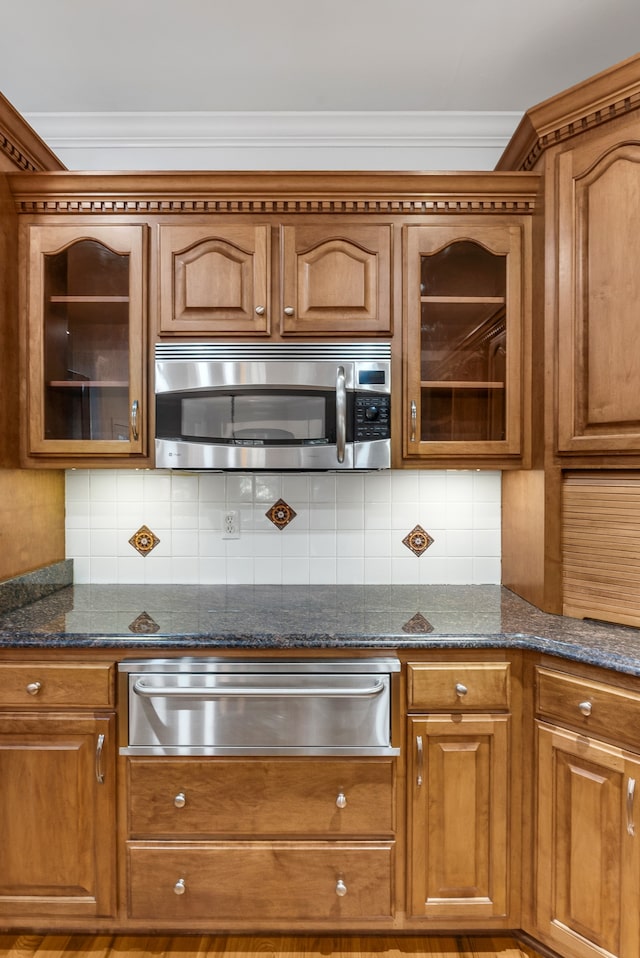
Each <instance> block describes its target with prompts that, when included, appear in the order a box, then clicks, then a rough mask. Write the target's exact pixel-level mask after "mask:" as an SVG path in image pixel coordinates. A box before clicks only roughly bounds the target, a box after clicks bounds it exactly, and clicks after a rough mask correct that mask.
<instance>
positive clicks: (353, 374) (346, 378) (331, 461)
mask: <svg viewBox="0 0 640 958" xmlns="http://www.w3.org/2000/svg"><path fill="white" fill-rule="evenodd" d="M155 397H156V438H155V452H156V466H157V467H158V468H165V469H218V470H226V469H240V470H257V469H268V470H275V471H279V470H301V471H306V470H333V469H388V468H390V466H391V346H390V344H389V343H376V342H373V343H303V344H297V343H296V344H292V343H265V344H263V345H261V344H254V343H251V344H249V343H233V344H224V343H222V344H221V343H177V344H173V343H158V344H157V345H156V348H155Z"/></svg>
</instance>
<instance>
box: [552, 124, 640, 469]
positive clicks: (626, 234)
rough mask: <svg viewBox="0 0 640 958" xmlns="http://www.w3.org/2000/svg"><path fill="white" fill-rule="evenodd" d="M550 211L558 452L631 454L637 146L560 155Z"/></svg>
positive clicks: (639, 446) (639, 363)
mask: <svg viewBox="0 0 640 958" xmlns="http://www.w3.org/2000/svg"><path fill="white" fill-rule="evenodd" d="M635 139H637V137H636V138H635ZM558 206H559V212H558V220H559V224H560V235H559V243H558V257H559V262H558V277H559V286H558V322H559V338H558V360H557V362H558V404H557V414H558V449H559V451H560V452H564V453H573V454H576V453H577V454H580V453H586V454H592V453H608V452H638V451H640V425H639V424H640V391H639V390H638V381H640V354H639V352H638V349H637V338H638V320H637V309H636V304H637V302H638V299H639V298H640V274H639V273H638V270H637V262H638V259H639V257H640V236H639V235H638V229H637V222H638V217H639V216H640V146H638V145H637V143H636V142H628V141H627V142H624V141H623V142H618V143H612V141H611V139H610V138H608V139H607V138H603V140H602V142H601V144H600V152H599V155H598V156H597V157H594V150H593V146H592V145H590V144H586V145H584V146H577V147H576V148H575V149H574V150H571V151H568V152H566V153H563V154H561V155H560V156H559V158H558Z"/></svg>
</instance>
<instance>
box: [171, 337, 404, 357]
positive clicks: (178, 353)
mask: <svg viewBox="0 0 640 958" xmlns="http://www.w3.org/2000/svg"><path fill="white" fill-rule="evenodd" d="M155 358H156V361H157V362H159V361H167V360H172V359H175V360H191V361H209V360H213V361H215V360H218V361H222V362H235V361H249V362H251V361H253V362H256V361H260V360H277V361H278V362H281V361H283V360H291V361H292V362H304V361H305V360H327V361H331V362H343V361H346V360H349V359H351V360H358V361H360V362H385V361H386V362H388V361H389V360H390V359H391V344H390V343H378V342H373V343H198V342H196V343H156V347H155Z"/></svg>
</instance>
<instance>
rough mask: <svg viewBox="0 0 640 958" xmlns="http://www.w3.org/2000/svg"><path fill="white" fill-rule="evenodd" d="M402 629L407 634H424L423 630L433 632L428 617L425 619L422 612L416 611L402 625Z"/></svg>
mask: <svg viewBox="0 0 640 958" xmlns="http://www.w3.org/2000/svg"><path fill="white" fill-rule="evenodd" d="M402 631H403V632H407V633H409V635H424V633H425V632H433V626H432V625H431V623H430V622H429V620H428V619H425V617H424V616H423V614H422V612H416V614H415V615H414V616H412V617H411V618H410V619H409V621H408V622H405V624H404V625H403V626H402Z"/></svg>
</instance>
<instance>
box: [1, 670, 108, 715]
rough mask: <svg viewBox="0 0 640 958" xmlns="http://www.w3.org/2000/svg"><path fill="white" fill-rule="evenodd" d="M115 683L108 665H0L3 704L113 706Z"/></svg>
mask: <svg viewBox="0 0 640 958" xmlns="http://www.w3.org/2000/svg"><path fill="white" fill-rule="evenodd" d="M113 685H114V675H113V667H112V666H111V665H107V664H104V665H102V664H100V665H99V664H97V663H85V664H79V663H78V664H73V665H71V664H68V665H62V664H61V665H51V664H49V663H48V662H47V663H44V662H30V663H25V664H17V663H10V664H8V663H7V664H3V665H1V666H0V706H1V707H5V708H6V707H19V706H22V707H24V706H28V707H29V708H39V707H44V708H47V707H49V708H50V707H52V706H53V707H59V706H70V707H73V706H78V707H81V708H104V707H105V706H109V705H113Z"/></svg>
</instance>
